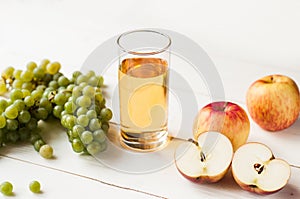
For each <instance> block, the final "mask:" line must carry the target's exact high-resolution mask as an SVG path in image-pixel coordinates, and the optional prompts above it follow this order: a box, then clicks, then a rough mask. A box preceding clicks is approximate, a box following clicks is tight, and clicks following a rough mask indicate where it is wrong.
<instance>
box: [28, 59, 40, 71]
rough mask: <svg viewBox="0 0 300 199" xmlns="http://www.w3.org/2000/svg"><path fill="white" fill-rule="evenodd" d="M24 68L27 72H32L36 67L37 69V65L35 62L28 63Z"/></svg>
mask: <svg viewBox="0 0 300 199" xmlns="http://www.w3.org/2000/svg"><path fill="white" fill-rule="evenodd" d="M26 67H27V69H28V70H30V71H33V70H34V69H35V68H36V67H37V65H36V63H35V62H32V61H31V62H29V63H28V64H27V65H26Z"/></svg>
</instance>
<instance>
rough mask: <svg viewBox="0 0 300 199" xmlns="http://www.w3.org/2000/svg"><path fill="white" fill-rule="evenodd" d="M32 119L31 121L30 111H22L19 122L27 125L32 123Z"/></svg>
mask: <svg viewBox="0 0 300 199" xmlns="http://www.w3.org/2000/svg"><path fill="white" fill-rule="evenodd" d="M30 119H31V115H30V113H29V111H27V110H22V111H21V112H20V113H19V116H18V120H19V122H20V123H23V124H26V123H28V122H29V121H30Z"/></svg>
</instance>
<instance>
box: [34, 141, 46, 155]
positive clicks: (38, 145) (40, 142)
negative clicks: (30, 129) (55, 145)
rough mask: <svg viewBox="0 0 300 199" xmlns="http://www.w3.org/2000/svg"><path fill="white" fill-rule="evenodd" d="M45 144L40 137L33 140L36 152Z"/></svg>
mask: <svg viewBox="0 0 300 199" xmlns="http://www.w3.org/2000/svg"><path fill="white" fill-rule="evenodd" d="M45 144H46V143H45V142H44V141H43V140H42V139H38V140H36V141H35V142H34V144H33V147H34V149H35V150H36V151H37V152H39V151H40V149H41V147H42V146H43V145H45Z"/></svg>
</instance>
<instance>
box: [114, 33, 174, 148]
mask: <svg viewBox="0 0 300 199" xmlns="http://www.w3.org/2000/svg"><path fill="white" fill-rule="evenodd" d="M117 44H118V48H119V70H118V86H119V99H120V124H121V127H120V129H121V132H120V138H121V145H122V146H123V147H125V148H128V149H133V150H135V151H141V152H149V151H156V150H159V149H162V148H163V147H164V146H166V144H167V142H168V128H167V127H168V95H169V94H168V84H169V83H168V82H169V60H170V46H171V39H170V37H169V36H168V35H166V34H163V33H161V32H159V31H155V30H148V29H146V30H134V31H130V32H125V33H123V34H121V35H120V36H119V37H118V39H117Z"/></svg>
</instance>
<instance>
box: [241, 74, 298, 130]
mask: <svg viewBox="0 0 300 199" xmlns="http://www.w3.org/2000/svg"><path fill="white" fill-rule="evenodd" d="M246 100H247V107H248V110H249V113H250V116H251V117H252V119H253V120H254V121H255V122H256V123H257V124H258V125H259V126H260V127H261V128H263V129H265V130H268V131H279V130H282V129H285V128H288V127H289V126H291V125H292V124H293V123H294V122H295V121H296V120H297V118H298V116H299V111H300V95H299V89H298V86H297V84H296V83H295V82H294V81H293V80H292V79H291V78H289V77H287V76H284V75H269V76H266V77H263V78H261V79H259V80H257V81H255V82H254V83H253V84H252V85H251V86H250V88H249V89H248V91H247V96H246Z"/></svg>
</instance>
